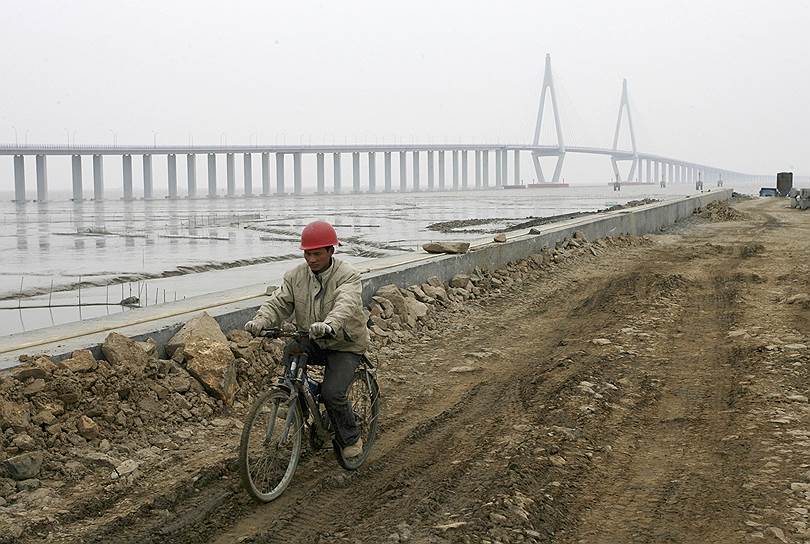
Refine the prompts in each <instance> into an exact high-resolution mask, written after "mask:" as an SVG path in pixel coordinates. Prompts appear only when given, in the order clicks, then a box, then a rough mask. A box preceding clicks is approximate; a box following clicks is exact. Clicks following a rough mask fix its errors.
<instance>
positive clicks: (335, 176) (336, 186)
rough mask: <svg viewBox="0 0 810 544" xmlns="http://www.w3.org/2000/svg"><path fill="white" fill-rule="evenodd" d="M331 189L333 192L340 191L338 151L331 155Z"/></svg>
mask: <svg viewBox="0 0 810 544" xmlns="http://www.w3.org/2000/svg"><path fill="white" fill-rule="evenodd" d="M332 161H333V162H332V166H333V168H332V190H333V191H334V192H335V193H339V192H340V191H341V188H340V153H334V154H333V156H332Z"/></svg>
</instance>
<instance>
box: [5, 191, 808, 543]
mask: <svg viewBox="0 0 810 544" xmlns="http://www.w3.org/2000/svg"><path fill="white" fill-rule="evenodd" d="M735 207H736V208H737V209H738V210H739V211H741V212H742V214H743V215H741V216H740V215H736V214H705V215H704V216H703V217H700V216H696V217H693V218H692V219H690V220H688V221H686V222H685V223H684V224H680V225H676V226H675V227H674V228H672V229H670V230H669V231H668V232H666V233H662V234H658V235H655V236H650V237H645V238H641V239H633V240H624V241H622V242H618V243H615V244H610V245H605V246H603V247H602V246H600V247H599V248H598V250H597V251H594V252H589V251H588V252H580V253H579V254H578V255H577V256H572V257H570V258H566V259H561V260H560V262H558V263H556V264H554V265H553V266H550V267H545V266H544V267H539V268H534V269H531V270H529V271H528V272H526V273H523V272H520V271H517V272H516V274H517V275H516V276H514V277H516V278H519V279H518V280H516V281H511V280H510V281H503V282H502V285H501V286H500V287H499V288H496V289H491V290H490V291H488V292H487V293H486V294H485V295H484V296H480V297H477V298H476V299H475V300H474V301H473V302H468V303H467V304H464V305H463V306H459V307H455V308H452V309H445V310H439V311H437V312H436V313H434V314H433V315H432V316H431V318H430V320H429V323H428V326H426V327H425V328H424V329H423V330H422V332H421V333H419V334H418V335H417V336H416V338H415V339H413V340H412V341H409V342H407V343H405V344H404V345H402V344H391V345H389V346H387V347H384V348H381V349H380V350H379V353H378V356H379V363H380V364H379V374H378V377H379V381H380V384H381V388H382V399H383V404H382V414H383V415H382V422H381V427H382V429H381V435H380V437H379V440H378V442H377V444H376V447H375V451H374V452H373V454H372V456H371V458H370V460H369V462H368V463H367V464H366V465H365V466H364V467H362V468H361V469H360V470H358V471H356V472H353V473H348V472H345V471H343V470H342V469H340V468H339V467H338V465H337V464H336V462H335V460H334V457H333V456H332V454H331V452H330V451H329V450H323V451H318V452H307V453H306V454H305V457H304V459H303V460H302V462H301V464H300V465H299V467H298V470H297V472H296V475H295V479H294V480H293V483H292V485H291V487H290V488H289V489H288V490H287V492H286V493H285V494H284V495H283V496H282V497H281V498H280V499H278V500H277V501H275V502H273V503H271V504H268V505H257V504H255V503H253V502H252V501H251V500H250V499H249V498H248V496H247V495H246V493H244V492H243V491H242V490H241V489H240V487H239V484H238V476H237V472H236V467H235V463H234V460H235V452H236V446H237V443H238V433H239V428H238V427H239V426H238V420H239V417H240V415H241V413H240V408H239V407H237V410H236V411H235V412H234V413H222V414H218V415H215V416H214V417H212V418H210V421H208V422H207V425H205V426H198V427H195V428H193V429H190V430H187V431H186V432H185V433H186V434H184V435H182V436H180V437H177V436H175V437H174V441H175V442H176V443H177V444H175V447H174V448H167V449H163V450H161V449H160V448H157V449H155V448H153V449H152V450H150V451H147V452H140V453H139V452H131V453H132V455H135V456H137V455H139V454H143V455H146V454H149V455H152V456H153V458H152V459H151V464H150V467H151V468H150V470H149V471H145V472H144V473H143V474H141V475H140V477H139V478H138V479H136V480H134V481H133V482H131V485H130V487H128V488H126V489H121V488H120V487H118V488H115V489H113V486H112V484H109V485H107V487H108V489H107V491H104V490H103V488H102V487H99V483H98V482H99V480H98V478H101V477H102V476H104V474H106V473H105V472H104V471H103V470H98V471H95V472H92V473H85V476H84V477H83V479H79V480H78V481H76V482H72V483H71V484H70V486H72V489H74V493H73V494H72V495H71V497H72V499H71V500H72V502H70V503H64V502H63V503H48V502H47V501H45V502H42V503H38V504H39V506H38V507H37V512H33V511H32V515H33V514H34V513H36V514H37V515H43V512H44V513H45V514H44V517H45V519H43V520H42V521H40V522H38V524H36V525H34V526H31V527H29V528H27V529H26V531H25V532H24V533H23V534H22V535H20V536H19V538H15V539H14V540H18V541H20V542H60V543H67V542H133V543H135V542H138V543H146V542H167V543H202V542H211V543H233V542H256V543H259V542H261V543H265V542H268V543H269V542H273V543H275V542H279V543H281V542H284V543H319V542H322V543H326V542H330V543H331V542H348V543H367V542H368V543H376V542H383V543H385V542H391V543H396V542H414V543H427V542H431V543H445V542H447V543H455V542H464V543H469V542H474V543H496V542H501V543H507V542H558V543H580V542H588V543H603V542H604V543H625V542H683V543H698V542H701V543H702V542H713V543H738V542H747V541H756V542H759V541H765V542H810V531H808V529H807V522H808V518H807V516H808V509H810V456H808V453H810V425H808V422H810V404H808V398H807V396H808V392H807V389H808V383H809V382H808V378H809V377H810V376H809V374H810V366H809V365H808V363H810V347H808V346H810V331H809V330H808V321H809V320H810V309H808V305H809V304H810V297H802V296H797V295H802V294H805V293H810V270H809V268H810V266H808V262H810V213H808V212H802V211H799V210H795V209H787V208H786V207H785V201H784V200H782V199H771V200H764V199H763V200H750V201H744V202H738V203H737V204H736V205H735ZM729 219H731V220H729ZM594 253H596V255H594ZM459 366H466V367H472V369H473V370H472V371H467V372H452V373H451V372H449V370H450V369H451V368H454V367H459ZM467 370H469V369H467ZM189 433H190V434H189ZM113 451H115V444H113ZM108 472H109V469H107V473H108ZM45 483H46V484H49V482H45ZM51 484H52V483H51ZM82 486H84V487H82ZM80 490H83V492H81V493H80V492H79V491H80ZM6 536H7V537H8V535H6ZM6 540H7V541H8V540H9V538H6Z"/></svg>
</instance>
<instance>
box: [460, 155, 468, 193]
mask: <svg viewBox="0 0 810 544" xmlns="http://www.w3.org/2000/svg"><path fill="white" fill-rule="evenodd" d="M468 168H469V160H467V150H466V149H464V150H463V151H462V152H461V188H462V189H466V188H467V186H468V184H469V179H468V178H469V176H468V174H469V172H468Z"/></svg>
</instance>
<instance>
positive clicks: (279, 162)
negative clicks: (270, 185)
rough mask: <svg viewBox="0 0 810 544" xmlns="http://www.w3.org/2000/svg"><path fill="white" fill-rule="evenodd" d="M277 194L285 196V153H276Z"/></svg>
mask: <svg viewBox="0 0 810 544" xmlns="http://www.w3.org/2000/svg"><path fill="white" fill-rule="evenodd" d="M276 194H277V195H283V194H284V153H276Z"/></svg>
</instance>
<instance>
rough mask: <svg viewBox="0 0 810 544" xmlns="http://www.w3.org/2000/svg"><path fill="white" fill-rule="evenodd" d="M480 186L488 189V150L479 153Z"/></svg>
mask: <svg viewBox="0 0 810 544" xmlns="http://www.w3.org/2000/svg"><path fill="white" fill-rule="evenodd" d="M481 172H482V176H481V177H482V180H481V185H483V186H484V187H489V149H484V150H483V151H481Z"/></svg>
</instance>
